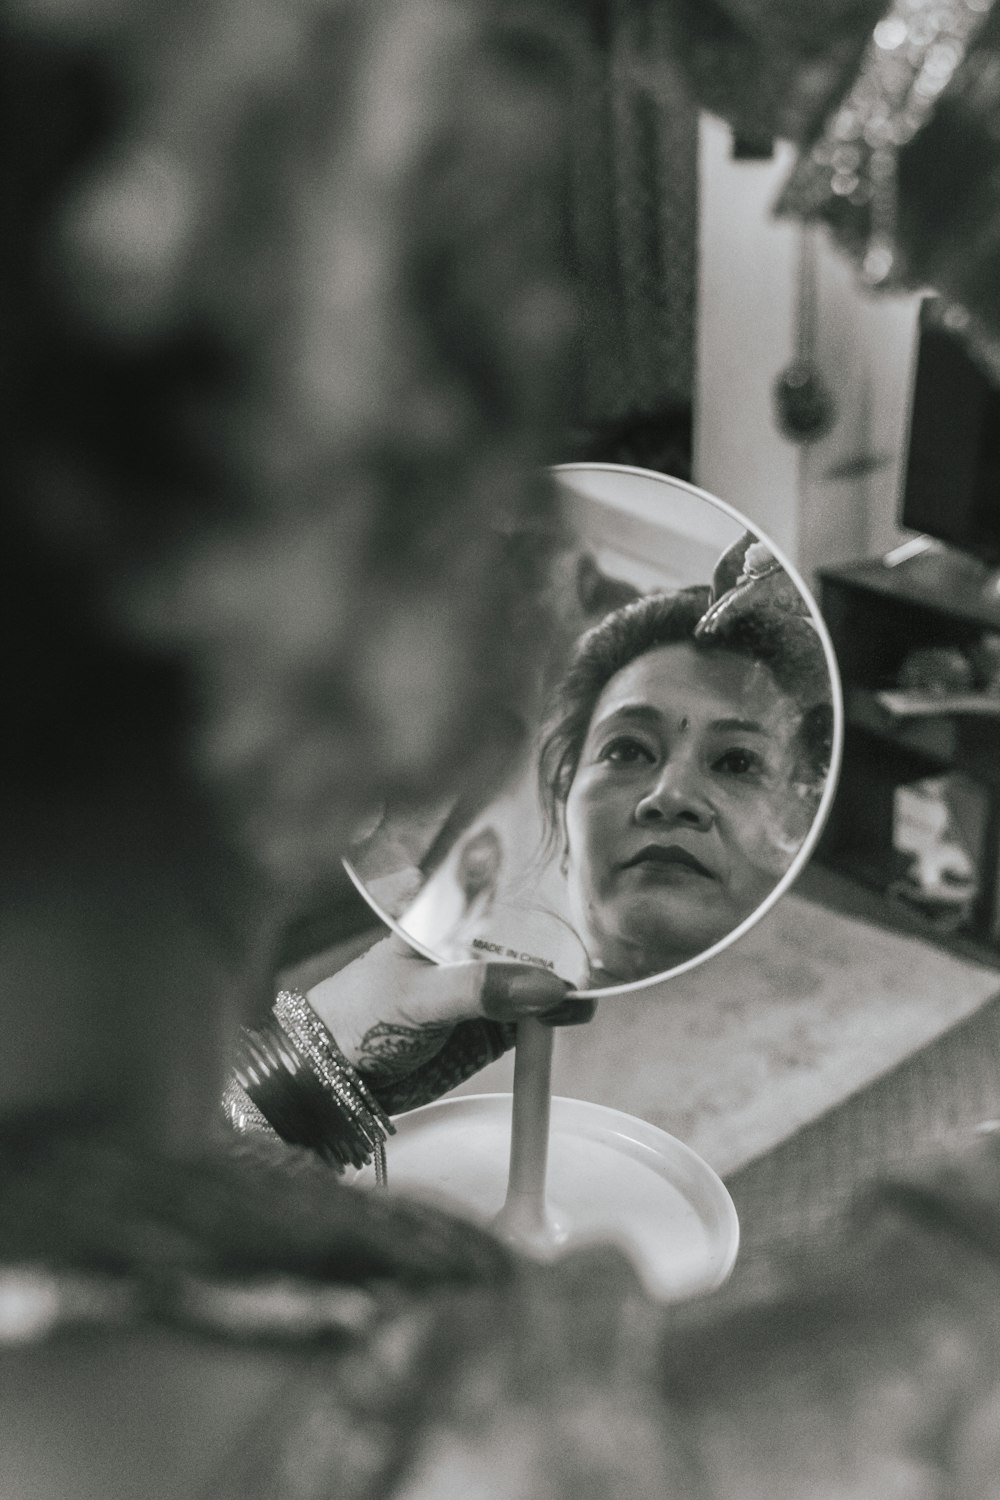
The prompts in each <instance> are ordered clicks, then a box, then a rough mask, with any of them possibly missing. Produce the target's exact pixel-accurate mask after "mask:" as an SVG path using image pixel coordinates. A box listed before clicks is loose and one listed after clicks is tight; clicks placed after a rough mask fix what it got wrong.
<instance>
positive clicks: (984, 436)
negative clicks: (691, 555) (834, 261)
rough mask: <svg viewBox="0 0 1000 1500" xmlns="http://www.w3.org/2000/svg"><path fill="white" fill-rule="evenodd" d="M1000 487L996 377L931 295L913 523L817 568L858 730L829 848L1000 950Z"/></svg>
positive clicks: (928, 930) (901, 897)
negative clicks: (894, 543) (886, 542)
mask: <svg viewBox="0 0 1000 1500" xmlns="http://www.w3.org/2000/svg"><path fill="white" fill-rule="evenodd" d="M998 495H1000V390H998V389H997V388H996V386H995V385H994V384H993V382H992V380H991V379H989V378H988V377H987V376H986V374H985V373H984V372H983V371H982V370H981V369H980V368H979V367H978V365H977V364H976V362H975V360H974V359H973V358H972V357H971V356H970V354H969V353H968V352H967V351H965V350H964V349H963V348H962V347H961V345H960V344H959V343H958V342H957V341H956V339H955V338H954V336H953V335H952V334H951V333H950V332H949V331H948V330H947V329H946V328H943V327H942V326H941V325H940V324H939V323H938V322H937V321H936V320H935V310H934V309H933V308H932V307H927V308H926V309H925V312H924V316H923V318H922V327H921V337H920V345H919V351H918V359H917V365H916V371H915V381H914V393H913V401H912V406H911V418H910V433H909V446H908V459H907V469H906V474H905V478H904V486H903V494H902V499H901V506H900V520H901V522H902V524H903V526H904V527H905V528H907V529H909V530H912V531H914V533H915V535H914V536H913V539H912V540H911V541H910V542H908V543H906V544H904V545H903V546H902V547H900V548H898V549H896V550H895V551H894V552H892V553H889V554H888V555H887V556H885V557H882V558H874V559H866V560H864V561H861V562H855V563H849V564H846V565H843V566H838V567H830V568H826V569H823V570H821V572H820V575H819V579H820V600H821V607H822V610H823V613H824V616H825V618H826V621H827V624H828V626H829V628H830V633H831V636H832V638H833V642H834V647H835V649H836V651H837V656H838V659H839V662H840V669H841V674H842V677H843V684H844V699H845V711H846V713H845V724H846V736H845V747H844V765H843V772H842V777H841V784H840V788H839V791H838V796H837V798H836V801H835V804H834V807H833V810H832V813H831V817H830V821H829V824H828V826H827V829H826V832H825V835H824V839H823V841H822V844H821V846H820V850H819V854H818V858H819V860H820V862H821V864H822V865H824V866H825V867H827V868H828V869H832V870H836V871H838V872H840V873H841V874H843V875H846V876H848V877H849V878H850V879H851V880H852V881H854V882H856V883H857V884H858V885H860V886H861V887H863V888H864V889H866V890H867V891H869V892H873V893H874V892H878V893H879V894H880V896H881V897H882V898H884V903H885V906H887V907H889V908H891V910H892V912H893V913H894V915H895V916H896V917H897V918H898V919H899V925H903V926H909V927H910V928H912V929H914V930H916V931H919V932H921V933H922V934H924V935H926V936H931V937H937V938H940V939H941V940H943V941H947V943H948V946H952V947H954V946H958V947H962V948H965V949H966V950H967V951H969V952H971V953H973V954H978V955H979V956H984V957H987V958H989V959H990V960H991V961H996V959H997V955H998V954H1000V505H998V504H997V496H998ZM884 910H885V907H883V908H881V911H882V914H884Z"/></svg>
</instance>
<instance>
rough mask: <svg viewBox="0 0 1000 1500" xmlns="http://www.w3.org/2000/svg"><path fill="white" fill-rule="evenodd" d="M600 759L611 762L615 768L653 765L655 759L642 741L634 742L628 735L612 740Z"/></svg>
mask: <svg viewBox="0 0 1000 1500" xmlns="http://www.w3.org/2000/svg"><path fill="white" fill-rule="evenodd" d="M600 758H601V760H608V761H610V762H611V764H612V765H613V766H634V765H637V764H639V763H640V762H646V763H647V764H649V765H652V763H653V759H654V757H653V752H652V751H651V750H649V749H647V747H646V746H645V745H644V744H642V742H641V741H640V740H634V739H632V738H631V737H630V736H628V735H621V736H619V738H618V739H614V740H610V741H609V742H608V744H606V745H605V747H604V749H603V750H602V751H601V755H600Z"/></svg>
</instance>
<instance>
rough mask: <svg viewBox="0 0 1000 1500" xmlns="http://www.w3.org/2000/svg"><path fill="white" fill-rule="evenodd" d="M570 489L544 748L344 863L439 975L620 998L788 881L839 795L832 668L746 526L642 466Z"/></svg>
mask: <svg viewBox="0 0 1000 1500" xmlns="http://www.w3.org/2000/svg"><path fill="white" fill-rule="evenodd" d="M555 472H556V478H557V482H558V485H559V488H560V490H561V492H562V495H563V498H564V501H565V506H564V510H565V518H566V532H565V538H564V545H563V546H562V547H561V548H560V550H559V552H558V556H557V558H556V559H555V562H554V564H553V568H552V577H551V588H552V595H553V604H554V609H555V617H556V621H557V628H556V632H555V635H556V640H557V643H558V644H557V646H556V648H555V650H554V652H553V654H552V656H551V658H550V660H549V661H548V662H547V664H546V666H545V669H544V672H543V677H542V682H541V684H540V692H539V706H538V715H537V722H536V723H535V724H533V725H532V726H531V732H530V734H529V735H528V737H527V748H526V749H525V750H523V751H522V752H521V753H520V754H519V755H518V756H517V757H516V759H514V760H513V761H512V763H511V764H510V765H509V766H508V767H507V770H506V775H505V777H504V778H503V779H502V781H501V785H500V786H499V788H498V789H497V790H496V791H495V793H494V794H493V795H491V796H490V797H488V798H486V799H484V800H483V801H482V804H481V805H473V806H469V805H468V804H465V805H456V806H450V807H447V808H435V809H430V810H424V811H423V812H421V813H420V814H414V813H412V812H409V813H407V814H406V815H403V814H401V813H399V812H398V811H394V810H392V809H386V810H384V811H383V813H382V815H381V816H380V818H379V819H378V820H377V821H376V823H375V824H374V826H373V827H371V828H370V829H368V830H367V831H366V833H365V835H364V836H363V837H362V838H360V839H359V840H358V842H357V843H356V845H355V847H354V848H353V849H352V851H351V857H350V861H349V868H350V869H351V872H352V874H353V875H354V877H355V879H356V880H357V881H358V883H359V884H360V886H361V887H362V889H363V890H364V891H365V893H366V894H367V896H368V897H369V899H370V900H371V901H372V903H373V904H374V905H375V906H376V907H377V909H378V910H379V911H380V913H381V914H382V915H383V916H385V917H386V918H387V919H388V920H390V921H391V922H392V924H393V925H394V926H396V927H397V928H398V930H400V931H401V932H402V933H403V934H404V936H406V937H407V938H408V940H409V941H411V942H413V943H414V944H415V946H417V947H418V948H420V949H421V950H422V951H424V952H425V953H427V954H429V955H430V956H431V957H433V958H436V959H439V960H442V961H448V962H454V961H460V960H463V959H469V958H477V957H478V958H482V959H496V958H501V959H503V958H507V959H517V960H520V961H522V962H533V963H537V964H542V965H544V966H546V967H548V968H551V969H553V970H554V971H555V972H556V973H558V974H559V975H560V976H561V977H562V978H564V979H567V980H569V981H570V983H571V984H572V985H574V987H576V988H578V989H586V990H591V991H601V992H607V991H609V990H614V989H619V988H622V987H626V986H630V985H634V984H641V983H644V982H648V981H649V980H651V979H653V978H655V977H659V976H661V975H663V974H664V973H668V972H671V971H673V970H675V969H677V968H679V967H681V966H684V965H688V964H691V963H693V962H696V961H698V960H699V959H700V958H702V957H704V956H705V955H707V954H708V953H710V952H713V951H715V950H716V948H718V947H719V946H720V945H722V944H724V943H726V942H728V941H731V940H732V938H733V937H734V936H735V935H737V934H738V933H739V932H740V931H742V930H743V929H744V927H745V926H746V925H748V924H749V923H750V922H752V921H753V920H755V918H756V916H757V915H759V914H760V913H762V912H763V911H764V910H766V909H767V907H768V906H769V905H770V904H771V903H772V902H773V900H774V899H775V898H776V896H777V895H778V894H780V891H781V890H782V889H783V888H784V886H785V885H786V884H787V883H788V881H789V880H790V879H791V878H792V877H793V876H794V873H795V868H796V862H797V861H799V862H801V860H802V859H803V858H804V857H805V855H806V853H807V852H808V847H810V846H811V841H812V838H813V837H814V836H815V834H816V833H817V832H818V827H819V820H820V815H821V811H822V809H823V805H824V800H825V799H824V793H825V791H826V789H827V786H828V784H829V781H830V774H831V761H832V755H833V745H834V729H835V723H834V687H833V677H832V672H831V655H830V648H829V644H828V641H827V638H826V635H825V631H824V629H823V627H822V624H821V622H820V620H819V618H818V614H817V612H816V609H815V606H814V605H813V603H812V601H811V600H810V599H809V597H808V596H807V594H806V592H805V590H804V588H803V586H802V584H801V582H800V580H798V579H797V578H796V577H795V576H794V575H793V574H792V572H791V571H790V569H789V568H788V565H787V564H786V563H785V562H784V561H783V560H782V559H781V558H780V557H779V556H778V555H776V553H775V551H774V549H773V547H772V546H771V544H769V543H768V541H767V539H766V538H764V537H762V536H761V535H760V534H759V533H758V532H757V531H755V530H754V529H753V528H752V527H751V525H750V524H749V523H748V521H747V520H746V518H745V517H743V516H741V515H739V513H738V512H736V511H734V510H732V509H731V508H730V507H728V506H726V505H724V504H723V503H722V502H719V501H717V500H715V499H714V498H713V497H711V496H708V495H706V494H705V493H704V492H702V491H699V490H696V489H694V488H693V487H691V486H689V485H686V484H683V483H682V482H680V481H676V480H671V479H667V478H665V477H664V476H662V475H655V474H652V473H649V472H647V471H643V470H636V469H628V468H622V467H619V466H616V465H608V464H605V465H566V466H564V467H562V468H560V469H559V470H557V471H555Z"/></svg>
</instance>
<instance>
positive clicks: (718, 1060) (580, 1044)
mask: <svg viewBox="0 0 1000 1500" xmlns="http://www.w3.org/2000/svg"><path fill="white" fill-rule="evenodd" d="M998 989H1000V974H998V972H997V969H996V968H995V967H992V966H989V965H986V964H984V963H977V962H973V961H972V960H970V959H967V958H964V957H961V956H956V955H954V954H952V953H948V952H945V951H943V950H941V949H940V948H938V947H936V946H932V945H931V944H930V943H927V942H925V941H923V940H922V939H920V938H917V937H913V936H907V935H904V934H900V933H896V932H891V931H888V930H886V929H884V928H882V927H879V926H876V925H875V924H873V923H870V922H866V921H864V920H861V919H858V918H855V917H852V916H849V915H845V914H843V913H842V912H836V911H832V910H830V909H828V908H826V907H824V906H821V905H818V904H816V903H815V902H813V901H809V900H806V899H804V898H803V897H801V896H799V895H797V894H791V895H788V896H786V897H785V898H784V900H782V901H780V902H779V903H778V905H777V906H776V907H775V908H774V909H773V910H772V911H771V912H769V913H768V915H767V916H766V917H765V918H764V919H763V921H761V922H760V923H758V925H757V927H756V928H754V929H753V931H752V932H751V933H749V934H748V935H747V936H746V937H744V938H743V939H742V940H741V941H740V942H739V943H737V944H735V945H734V946H733V947H732V948H731V949H729V950H727V951H726V952H724V953H722V954H719V955H718V956H717V957H716V958H714V959H713V960H711V961H710V962H709V963H707V964H705V965H703V966H702V967H701V968H700V969H695V970H693V971H691V972H690V973H688V974H684V975H681V976H680V977H679V978H677V979H675V980H672V981H666V982H665V983H664V984H662V985H656V986H651V987H650V988H649V989H648V990H643V991H639V992H637V993H636V994H634V995H631V996H628V997H624V998H622V999H617V1000H616V999H610V1000H605V1001H603V1002H602V1003H601V1005H600V1006H599V1009H598V1015H597V1017H596V1019H595V1020H594V1021H593V1022H592V1023H591V1024H590V1025H589V1026H585V1027H580V1028H574V1029H570V1030H566V1031H563V1032H561V1033H560V1034H559V1035H558V1037H557V1043H556V1055H555V1062H554V1066H553V1087H554V1091H555V1092H556V1093H557V1094H566V1095H569V1096H571V1097H576V1098H584V1099H590V1100H593V1101H595V1102H597V1103H601V1104H607V1105H610V1106H612V1107H613V1108H616V1109H622V1110H625V1111H627V1112H628V1113H630V1114H635V1115H639V1116H641V1117H642V1118H643V1119H646V1120H649V1121H650V1122H651V1123H653V1124H655V1125H659V1126H660V1127H661V1128H662V1129H664V1130H667V1131H669V1132H670V1133H671V1134H672V1135H675V1136H677V1137H679V1138H680V1139H681V1140H683V1141H686V1142H687V1143H688V1144H689V1145H690V1146H693V1147H694V1149H695V1150H696V1151H698V1152H700V1153H701V1155H702V1156H704V1157H705V1158H706V1159H707V1160H708V1161H709V1162H711V1164H712V1165H713V1166H714V1167H715V1168H716V1170H717V1171H718V1172H720V1173H721V1174H722V1175H723V1176H724V1177H726V1178H727V1179H732V1178H733V1177H734V1174H736V1173H738V1172H739V1170H740V1169H741V1168H745V1167H746V1166H747V1164H748V1163H750V1162H752V1161H754V1160H755V1159H756V1158H760V1157H764V1156H765V1155H766V1154H767V1153H769V1152H772V1151H773V1149H774V1148H775V1147H778V1146H780V1145H781V1143H782V1142H785V1141H788V1140H789V1138H790V1137H792V1136H794V1135H795V1134H796V1132H799V1131H800V1130H801V1129H802V1128H803V1127H804V1126H807V1125H809V1124H810V1122H813V1121H816V1120H818V1119H820V1117H822V1116H825V1115H826V1114H827V1113H828V1112H829V1111H830V1110H832V1109H834V1108H835V1107H836V1106H838V1105H840V1104H842V1103H843V1101H844V1100H846V1099H848V1098H850V1097H851V1096H853V1095H855V1094H857V1093H858V1092H859V1091H861V1090H864V1089H865V1088H866V1087H867V1086H868V1085H870V1084H872V1083H873V1081H874V1080H876V1079H879V1078H882V1077H883V1076H885V1075H888V1074H890V1073H891V1072H892V1071H893V1070H894V1069H896V1068H897V1067H898V1066H899V1065H900V1064H901V1063H902V1062H904V1061H905V1060H906V1059H907V1058H910V1057H912V1056H913V1055H914V1054H917V1053H920V1052H921V1051H922V1049H925V1048H926V1047H927V1046H928V1045H929V1044H931V1043H933V1042H934V1041H935V1040H936V1039H938V1038H940V1037H942V1036H944V1035H945V1034H946V1033H949V1032H951V1031H952V1029H953V1028H955V1027H956V1026H959V1025H960V1023H962V1022H963V1021H965V1020H966V1019H967V1018H969V1017H971V1016H974V1015H975V1014H976V1013H977V1012H978V1011H980V1010H981V1009H982V1007H983V1006H984V1005H985V1003H986V1002H987V1001H988V1000H990V999H991V998H992V997H993V996H994V995H996V993H997V991H998ZM512 1072H513V1069H512V1064H511V1059H510V1058H509V1057H507V1058H504V1059H502V1060H501V1061H500V1062H498V1063H495V1064H493V1065H492V1066H491V1067H490V1068H487V1069H486V1070H484V1072H482V1073H480V1074H479V1075H478V1076H477V1078H475V1079H473V1080H470V1081H469V1083H467V1084H465V1085H463V1086H462V1088H461V1090H460V1092H463V1093H472V1092H480V1091H482V1092H489V1091H492V1090H506V1089H509V1088H510V1086H511V1078H512ZM978 1109H979V1105H978V1103H977V1104H976V1106H975V1108H974V1109H973V1113H975V1112H976V1110H978ZM997 1109H998V1112H1000V1103H998V1105H997ZM872 1128H873V1130H874V1129H875V1128H876V1127H874V1126H873V1127H872ZM898 1128H900V1129H902V1130H903V1133H905V1129H904V1127H903V1126H900V1127H898ZM854 1150H855V1146H854V1145H848V1146H845V1148H844V1151H845V1154H846V1155H847V1156H850V1154H851V1152H852V1151H854ZM750 1186H751V1188H752V1182H751V1184H750ZM748 1191H749V1189H748Z"/></svg>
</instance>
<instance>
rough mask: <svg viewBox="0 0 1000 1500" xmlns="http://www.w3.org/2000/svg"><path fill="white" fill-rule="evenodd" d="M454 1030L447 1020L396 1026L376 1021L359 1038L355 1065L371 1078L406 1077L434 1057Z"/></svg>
mask: <svg viewBox="0 0 1000 1500" xmlns="http://www.w3.org/2000/svg"><path fill="white" fill-rule="evenodd" d="M453 1030H454V1027H453V1026H452V1025H451V1024H450V1023H448V1022H445V1023H440V1024H437V1025H429V1026H399V1025H396V1024H394V1023H393V1022H390V1021H379V1022H378V1023H377V1024H376V1025H375V1026H372V1027H370V1028H369V1029H368V1031H366V1032H365V1034H364V1036H363V1037H362V1038H361V1045H360V1047H359V1049H358V1061H357V1064H356V1066H357V1067H358V1068H359V1069H360V1070H361V1072H362V1073H365V1074H367V1075H368V1077H370V1078H372V1079H392V1078H405V1077H406V1075H407V1074H408V1073H412V1072H413V1071H414V1070H415V1069H416V1068H420V1067H423V1065H424V1064H425V1063H427V1062H429V1061H430V1060H431V1058H432V1057H436V1056H437V1054H438V1053H439V1052H440V1051H441V1048H442V1047H443V1046H444V1044H445V1042H447V1040H448V1038H449V1037H450V1036H451V1033H452V1031H453Z"/></svg>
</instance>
